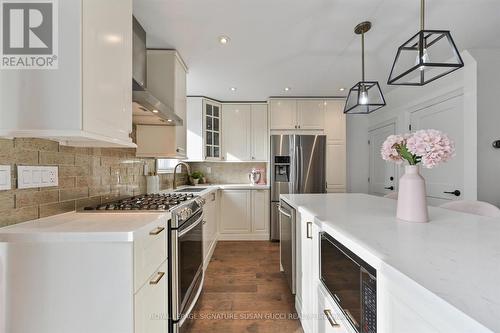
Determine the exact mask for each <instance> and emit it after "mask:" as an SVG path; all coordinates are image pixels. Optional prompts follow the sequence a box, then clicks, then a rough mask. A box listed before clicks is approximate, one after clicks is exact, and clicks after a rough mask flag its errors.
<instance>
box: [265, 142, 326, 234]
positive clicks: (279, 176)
mask: <svg viewBox="0 0 500 333" xmlns="http://www.w3.org/2000/svg"><path fill="white" fill-rule="evenodd" d="M325 192H326V136H325V135H272V136H271V240H279V239H280V230H279V201H280V199H279V198H280V194H288V193H325Z"/></svg>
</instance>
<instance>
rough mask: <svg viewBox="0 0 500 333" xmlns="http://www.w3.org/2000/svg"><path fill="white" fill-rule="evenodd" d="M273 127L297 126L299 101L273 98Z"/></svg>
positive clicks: (271, 104) (271, 110)
mask: <svg viewBox="0 0 500 333" xmlns="http://www.w3.org/2000/svg"><path fill="white" fill-rule="evenodd" d="M269 106H270V112H271V129H275V130H280V129H283V130H284V129H295V128H297V101H296V100H294V99H290V100H287V99H280V100H271V101H270V102H269Z"/></svg>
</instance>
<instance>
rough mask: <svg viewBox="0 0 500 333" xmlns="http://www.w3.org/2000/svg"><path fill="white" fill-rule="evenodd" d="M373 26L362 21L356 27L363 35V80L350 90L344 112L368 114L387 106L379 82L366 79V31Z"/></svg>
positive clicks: (355, 29) (359, 33)
mask: <svg viewBox="0 0 500 333" xmlns="http://www.w3.org/2000/svg"><path fill="white" fill-rule="evenodd" d="M371 27H372V24H371V22H362V23H360V24H358V25H357V26H356V28H354V32H355V33H356V34H357V35H361V81H360V82H358V83H356V84H355V85H354V87H352V88H351V89H350V90H349V95H348V96H347V101H346V104H345V107H344V113H349V114H368V113H371V112H373V111H375V110H378V109H380V108H381V107H383V106H385V99H384V95H383V94H382V90H380V86H379V84H378V82H377V81H365V33H366V32H368V31H369V30H370V29H371Z"/></svg>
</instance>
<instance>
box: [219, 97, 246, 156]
mask: <svg viewBox="0 0 500 333" xmlns="http://www.w3.org/2000/svg"><path fill="white" fill-rule="evenodd" d="M251 110H252V108H251V105H250V104H223V105H222V135H223V140H222V142H223V145H222V151H223V154H222V156H223V158H222V159H223V160H226V161H250V160H251V156H250V150H251V141H250V140H251V116H252V113H251Z"/></svg>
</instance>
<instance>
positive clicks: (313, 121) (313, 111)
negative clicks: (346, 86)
mask: <svg viewBox="0 0 500 333" xmlns="http://www.w3.org/2000/svg"><path fill="white" fill-rule="evenodd" d="M325 109H326V102H325V101H324V100H317V99H306V100H298V101H297V127H298V128H299V129H303V130H322V129H324V128H325Z"/></svg>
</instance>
